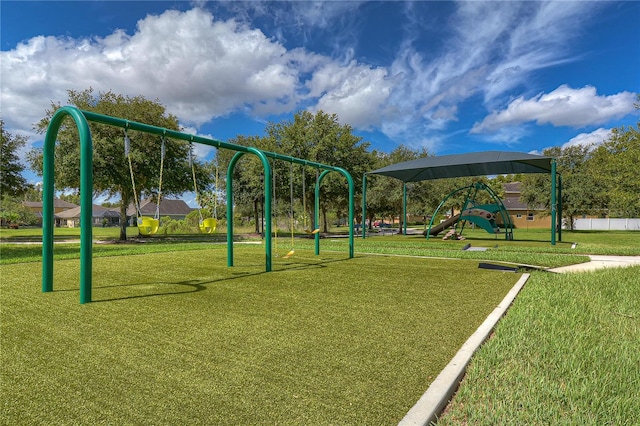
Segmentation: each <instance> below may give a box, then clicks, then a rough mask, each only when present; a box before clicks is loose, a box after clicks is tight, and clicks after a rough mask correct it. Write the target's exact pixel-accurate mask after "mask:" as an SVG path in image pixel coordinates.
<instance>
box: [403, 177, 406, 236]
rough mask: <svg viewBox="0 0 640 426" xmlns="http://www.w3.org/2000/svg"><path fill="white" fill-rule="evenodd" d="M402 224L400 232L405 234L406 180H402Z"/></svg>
mask: <svg viewBox="0 0 640 426" xmlns="http://www.w3.org/2000/svg"><path fill="white" fill-rule="evenodd" d="M402 226H403V232H402V234H403V235H407V182H402Z"/></svg>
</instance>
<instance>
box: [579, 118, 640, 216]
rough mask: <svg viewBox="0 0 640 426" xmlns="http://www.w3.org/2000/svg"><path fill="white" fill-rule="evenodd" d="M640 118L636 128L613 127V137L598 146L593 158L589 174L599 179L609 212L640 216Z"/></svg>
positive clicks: (613, 214) (600, 189)
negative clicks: (639, 172)
mask: <svg viewBox="0 0 640 426" xmlns="http://www.w3.org/2000/svg"><path fill="white" fill-rule="evenodd" d="M638 164H640V122H638V124H637V125H636V127H635V128H634V127H633V126H629V127H627V128H625V127H620V128H618V129H613V131H612V133H611V136H610V138H609V140H607V141H605V142H604V143H603V144H602V145H600V146H598V147H597V148H596V149H595V151H594V152H593V155H592V156H591V159H590V161H589V172H590V173H589V177H590V178H591V179H592V180H594V181H597V182H598V187H599V188H598V189H599V191H598V192H599V193H600V194H601V197H602V198H606V200H607V201H608V205H607V206H608V209H609V214H610V215H611V216H614V217H615V216H617V217H640V196H639V195H638V194H640V175H639V174H638Z"/></svg>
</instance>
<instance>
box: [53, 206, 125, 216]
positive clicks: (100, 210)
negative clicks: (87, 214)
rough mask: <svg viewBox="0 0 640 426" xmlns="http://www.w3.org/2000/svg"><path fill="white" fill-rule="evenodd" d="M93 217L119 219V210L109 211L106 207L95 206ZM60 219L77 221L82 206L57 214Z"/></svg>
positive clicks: (92, 212)
mask: <svg viewBox="0 0 640 426" xmlns="http://www.w3.org/2000/svg"><path fill="white" fill-rule="evenodd" d="M91 216H93V217H119V216H120V213H119V212H118V209H109V208H106V207H102V206H99V205H97V204H94V205H93V208H92V211H91ZM56 217H58V218H60V219H76V218H79V217H80V206H78V207H74V208H72V209H69V210H65V211H62V212H60V213H57V214H56Z"/></svg>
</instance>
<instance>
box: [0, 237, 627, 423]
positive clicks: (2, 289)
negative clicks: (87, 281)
mask: <svg viewBox="0 0 640 426" xmlns="http://www.w3.org/2000/svg"><path fill="white" fill-rule="evenodd" d="M132 229H133V230H134V231H135V228H132ZM517 231H518V230H517ZM38 232H40V231H39V230H29V229H27V230H25V229H20V230H17V231H15V230H2V231H1V232H0V240H1V243H0V278H1V279H0V302H1V305H0V306H1V311H0V316H1V321H0V332H1V334H0V348H1V351H0V362H1V364H2V367H1V376H0V377H1V385H2V386H1V387H0V400H1V401H2V402H1V403H0V406H1V411H0V419H2V421H1V422H0V423H1V424H7V425H9V424H11V425H13V424H94V423H108V424H142V423H144V424H147V423H150V422H151V423H154V424H228V423H232V424H256V423H269V424H273V423H280V424H389V423H397V422H398V421H399V420H400V419H401V418H402V417H403V416H404V414H406V412H407V411H408V410H409V408H411V406H413V404H414V403H415V402H416V401H417V400H418V398H419V397H420V395H422V393H423V392H424V391H425V390H426V389H427V387H428V386H429V384H430V382H431V380H432V379H433V378H435V377H436V376H437V374H438V373H439V371H440V370H441V369H442V368H443V367H444V365H446V364H447V362H448V361H449V359H451V357H452V356H453V355H454V354H455V353H456V352H457V350H458V349H459V348H460V346H461V345H462V343H463V342H464V341H465V340H466V339H467V338H468V336H469V335H470V334H471V333H472V332H473V331H475V329H476V328H477V326H478V325H479V324H480V323H481V322H482V321H483V320H484V318H485V317H486V316H487V315H488V313H489V312H491V311H492V310H493V308H495V306H496V305H497V304H498V303H499V302H500V301H501V300H502V298H503V297H504V295H505V294H506V292H507V291H508V290H509V289H510V288H511V286H512V285H513V284H514V283H515V282H516V281H517V279H518V278H519V276H520V275H519V274H511V273H507V274H505V273H501V272H496V271H487V270H482V269H478V262H479V261H481V260H482V261H485V260H487V261H493V262H512V263H519V264H530V265H536V266H540V267H554V266H562V265H567V264H572V263H578V262H583V261H586V260H587V257H586V256H583V255H584V254H619V255H625V254H626V255H640V249H639V247H640V233H637V232H626V233H620V232H577V233H569V232H565V233H564V234H563V236H564V238H563V239H564V242H558V244H557V245H556V246H551V245H550V243H549V241H548V239H549V235H548V234H549V232H548V231H544V230H542V231H540V230H530V231H527V232H526V233H525V232H523V231H518V232H517V233H516V238H517V240H516V241H505V240H501V239H493V238H491V236H488V235H487V234H486V233H484V232H475V231H471V232H467V231H465V235H466V236H467V240H465V241H442V240H440V239H437V238H432V239H430V240H428V241H427V240H425V239H424V237H421V236H384V237H383V236H380V237H372V238H367V239H366V240H362V239H360V238H358V239H356V242H355V244H356V253H357V255H356V258H355V259H346V252H347V243H348V242H347V239H345V238H324V239H323V240H322V243H321V247H322V255H321V256H319V257H317V256H314V255H313V254H312V247H313V245H312V240H309V239H304V238H298V239H296V240H295V242H294V244H295V249H296V253H295V255H294V257H293V258H291V259H283V258H280V257H276V258H275V259H274V271H273V272H271V273H264V272H263V271H264V246H261V245H243V244H239V245H237V247H236V249H235V252H236V262H235V264H236V266H235V267H234V268H227V267H226V246H225V243H224V233H222V234H215V235H213V236H169V237H163V236H154V237H153V238H148V239H144V240H142V241H144V242H142V243H131V244H99V243H97V244H94V246H93V250H94V260H93V265H94V273H93V276H94V280H93V300H94V301H95V302H94V303H90V304H86V305H80V304H79V300H78V299H79V297H78V292H79V291H78V280H79V261H78V260H77V259H78V257H79V244H77V243H71V244H67V243H64V244H56V246H55V248H54V253H55V259H56V262H55V282H54V289H55V291H54V292H53V293H47V294H43V293H41V291H40V288H41V282H40V279H41V277H40V273H41V271H40V269H41V262H40V259H41V245H39V244H37V241H38V239H39V234H38ZM78 235H79V230H77V229H76V230H61V229H56V238H57V239H60V240H64V239H74V238H77V237H78ZM117 235H118V234H117V229H115V228H104V229H101V228H95V229H94V238H95V239H97V240H111V239H114V238H117ZM239 238H242V237H240V236H239ZM518 238H519V239H518ZM29 240H30V241H32V242H35V243H36V244H28V245H23V244H15V242H20V241H29ZM573 242H577V243H578V245H577V247H576V248H575V249H572V248H571V244H572V243H573ZM465 244H471V245H472V246H476V247H477V246H481V247H487V251H485V252H469V251H463V250H462V247H463V246H464V245H465ZM277 247H278V249H279V250H276V251H275V252H276V253H277V252H278V251H279V252H280V255H282V254H283V253H284V252H286V251H288V250H289V248H290V240H289V238H279V239H278V242H277ZM441 257H447V258H455V259H458V260H442V259H435V258H441ZM639 272H640V271H639V270H638V268H634V269H626V270H616V271H601V272H597V273H594V274H579V275H555V274H549V273H542V272H539V273H538V272H537V273H534V274H533V276H532V278H531V279H530V281H529V283H528V284H527V285H526V286H525V289H524V291H523V293H522V295H521V296H519V298H518V299H516V302H515V303H514V306H513V307H512V308H511V310H510V311H509V312H508V314H507V316H506V317H505V319H504V320H503V321H501V323H500V324H499V325H498V328H497V330H496V333H495V336H494V337H493V338H492V339H490V341H489V342H488V343H487V344H486V345H485V346H483V348H482V349H481V350H480V351H479V353H478V354H477V356H476V357H475V358H474V361H472V365H471V367H470V369H469V375H468V377H467V379H466V380H465V382H464V383H463V385H462V387H461V389H460V393H459V395H458V396H457V397H456V399H455V400H454V403H453V404H452V406H451V407H450V408H449V411H448V414H447V415H446V417H445V418H444V419H443V420H442V422H443V424H503V423H511V424H530V423H537V424H550V423H565V424H566V423H575V422H574V421H573V420H574V418H575V419H578V423H581V424H583V423H586V424H600V423H608V422H609V420H608V419H611V422H613V423H614V424H636V423H638V422H639V420H638V417H637V416H636V417H634V413H637V412H640V407H639V406H638V403H637V401H636V400H635V399H634V398H633V397H634V396H635V395H637V394H639V393H640V372H639V371H638V368H639V366H640V359H639V358H638V353H640V351H639V349H640V348H639V347H638V341H640V335H639V331H638V330H639V327H638V318H640V308H639V306H638V303H640V302H639V298H638V296H637V295H638V294H640V283H639V282H638V277H639V276H640V273H639Z"/></svg>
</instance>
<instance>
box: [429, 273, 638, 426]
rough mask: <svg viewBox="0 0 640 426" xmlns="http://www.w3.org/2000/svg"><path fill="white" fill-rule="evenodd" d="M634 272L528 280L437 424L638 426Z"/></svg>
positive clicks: (571, 275) (468, 371) (477, 355)
mask: <svg viewBox="0 0 640 426" xmlns="http://www.w3.org/2000/svg"><path fill="white" fill-rule="evenodd" d="M639 295H640V267H634V268H626V269H609V270H601V271H596V272H592V273H580V274H559V275H551V274H541V273H534V274H533V275H532V276H531V278H530V279H529V282H528V283H527V285H526V286H525V288H524V289H523V290H522V292H521V293H520V295H519V296H518V299H517V300H516V302H515V303H514V305H513V306H512V307H511V309H510V310H509V312H508V313H507V315H506V316H505V318H503V319H502V321H501V322H500V323H499V324H498V326H497V327H496V330H495V334H494V336H493V338H491V339H490V340H489V341H488V342H487V343H486V344H485V345H484V346H483V347H481V348H480V350H479V351H478V352H477V353H476V355H475V356H474V359H473V360H472V362H471V364H470V365H469V368H468V370H467V375H466V377H465V379H464V380H463V382H462V384H461V387H460V389H459V391H458V393H457V395H456V396H455V397H454V399H453V403H452V404H450V406H449V408H448V410H447V412H446V414H445V415H444V416H443V417H442V418H441V419H440V421H439V422H438V424H439V425H460V424H465V425H466V424H473V425H497V424H527V425H551V424H554V425H555V424H576V425H578V424H579V425H603V424H607V425H629V426H631V425H638V424H640V398H638V395H640V296H639Z"/></svg>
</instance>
